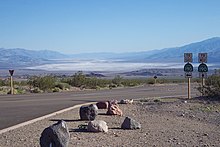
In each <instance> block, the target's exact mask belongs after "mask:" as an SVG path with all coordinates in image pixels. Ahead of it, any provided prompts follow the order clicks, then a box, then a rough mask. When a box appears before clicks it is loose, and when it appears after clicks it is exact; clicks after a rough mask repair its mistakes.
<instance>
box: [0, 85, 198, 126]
mask: <svg viewBox="0 0 220 147" xmlns="http://www.w3.org/2000/svg"><path fill="white" fill-rule="evenodd" d="M192 93H194V94H195V93H196V90H195V89H194V88H192ZM186 94H187V85H186V84H178V85H166V86H143V87H138V88H126V89H113V90H100V91H81V92H65V93H50V94H30V95H2V96H0V130H1V129H3V128H7V127H10V126H13V125H16V124H18V123H22V122H25V121H28V120H31V119H34V118H37V117H40V116H43V115H46V114H49V113H52V112H55V111H58V110H61V109H64V108H67V107H71V106H74V105H76V104H82V103H87V102H93V101H100V100H111V99H131V98H133V99H134V98H146V97H158V96H170V95H186ZM185 97H187V96H185Z"/></svg>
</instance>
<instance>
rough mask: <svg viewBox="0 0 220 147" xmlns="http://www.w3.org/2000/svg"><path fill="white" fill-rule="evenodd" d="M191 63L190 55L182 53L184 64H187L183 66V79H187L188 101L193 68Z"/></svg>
mask: <svg viewBox="0 0 220 147" xmlns="http://www.w3.org/2000/svg"><path fill="white" fill-rule="evenodd" d="M192 61H193V58H192V53H184V62H187V63H186V64H185V66H184V71H185V77H186V78H187V79H188V99H190V98H191V90H190V89H191V88H190V79H191V78H192V72H193V66H192V64H191V63H190V62H192Z"/></svg>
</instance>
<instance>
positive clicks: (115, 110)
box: [106, 104, 122, 116]
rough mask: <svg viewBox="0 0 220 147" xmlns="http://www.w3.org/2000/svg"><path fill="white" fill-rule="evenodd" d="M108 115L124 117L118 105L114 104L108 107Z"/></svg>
mask: <svg viewBox="0 0 220 147" xmlns="http://www.w3.org/2000/svg"><path fill="white" fill-rule="evenodd" d="M106 114H107V115H119V116H122V111H121V109H120V108H119V106H118V105H114V104H112V105H110V106H109V107H108V111H107V113H106Z"/></svg>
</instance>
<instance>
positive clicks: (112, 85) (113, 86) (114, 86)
mask: <svg viewBox="0 0 220 147" xmlns="http://www.w3.org/2000/svg"><path fill="white" fill-rule="evenodd" d="M112 88H117V85H116V84H113V83H111V84H110V85H109V89H112Z"/></svg>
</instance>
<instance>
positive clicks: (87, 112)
mask: <svg viewBox="0 0 220 147" xmlns="http://www.w3.org/2000/svg"><path fill="white" fill-rule="evenodd" d="M79 114H80V119H81V120H94V119H95V118H96V116H97V115H98V108H97V106H95V105H89V106H81V107H80V110H79Z"/></svg>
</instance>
